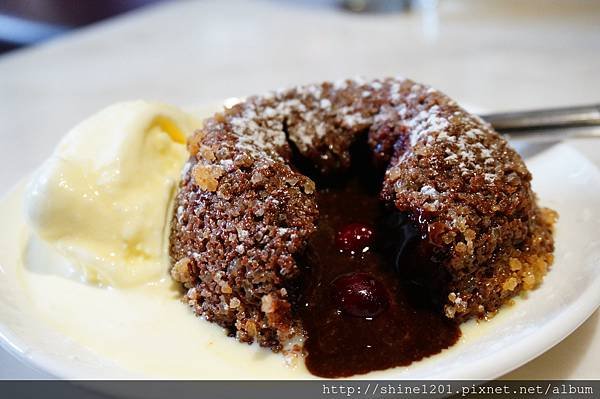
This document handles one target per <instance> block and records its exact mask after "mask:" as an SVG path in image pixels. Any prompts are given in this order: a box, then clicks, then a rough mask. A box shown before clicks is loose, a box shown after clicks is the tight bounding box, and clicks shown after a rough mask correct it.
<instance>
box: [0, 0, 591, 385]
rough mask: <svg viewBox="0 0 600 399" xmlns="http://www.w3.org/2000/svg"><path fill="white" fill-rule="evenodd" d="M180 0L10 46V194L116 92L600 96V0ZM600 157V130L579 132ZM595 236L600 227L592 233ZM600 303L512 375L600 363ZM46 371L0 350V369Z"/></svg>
mask: <svg viewBox="0 0 600 399" xmlns="http://www.w3.org/2000/svg"><path fill="white" fill-rule="evenodd" d="M418 3H419V4H420V5H421V6H420V7H417V8H415V9H413V10H411V11H410V12H396V13H385V14H358V13H351V12H348V11H345V10H342V9H341V8H339V7H338V6H336V4H337V3H336V2H335V1H329V2H327V1H323V2H318V1H308V2H293V1H269V0H256V1H246V0H231V1H218V0H207V1H172V2H167V3H163V4H160V5H157V6H151V7H148V8H145V9H142V10H140V11H136V12H133V13H130V14H126V15H123V16H120V17H117V18H113V19H111V20H108V21H106V22H103V23H99V24H96V25H92V26H90V27H87V28H83V29H80V30H77V31H75V32H74V33H71V34H69V35H66V36H61V37H59V38H56V39H53V40H51V41H49V42H46V43H43V44H42V45H39V46H35V47H32V48H27V49H24V50H19V51H15V52H12V53H9V54H7V55H4V56H2V57H0V143H1V145H0V194H4V193H6V192H7V191H8V190H9V189H10V187H11V186H13V185H14V184H15V183H16V182H17V181H18V180H20V179H21V178H23V177H24V176H25V175H26V174H27V173H29V172H30V171H32V170H33V169H34V168H35V167H36V166H37V165H38V164H39V163H40V162H41V161H42V160H43V159H44V158H46V157H47V156H48V155H49V154H50V152H51V150H52V148H53V146H54V145H55V144H56V142H57V141H58V140H59V138H60V137H61V136H62V135H63V134H64V133H65V132H66V131H67V130H68V129H69V128H70V127H71V126H73V125H74V124H75V123H77V122H78V121H80V120H81V119H83V118H84V117H86V116H88V115H90V114H91V113H93V112H95V111H96V110H98V109H100V108H102V107H104V106H106V105H108V104H111V103H113V102H117V101H122V100H131V99H138V98H142V99H150V100H159V101H163V102H168V103H173V104H176V105H182V106H184V105H197V104H205V103H214V102H215V101H218V100H220V99H225V98H228V97H239V96H245V95H249V94H253V93H260V92H264V91H267V90H269V89H273V88H278V87H284V86H289V85H294V84H299V83H308V82H313V81H322V80H336V79H340V78H345V77H350V76H357V75H362V76H366V77H383V76H390V75H391V76H396V75H401V76H406V77H410V78H412V79H414V80H417V81H420V82H425V83H427V84H431V85H432V86H434V87H436V88H438V89H440V90H442V91H444V92H446V93H447V94H449V95H450V96H451V97H453V98H455V99H457V100H458V101H459V102H461V103H463V104H469V105H470V106H471V107H473V109H477V110H489V111H504V110H518V109H528V108H541V107H553V106H567V105H578V104H586V103H594V102H600V79H599V78H598V71H600V3H598V2H589V1H564V2H554V1H553V2H549V1H543V0H533V1H527V2H523V1H519V0H506V1H485V2H482V1H477V0H471V1H468V0H441V1H439V3H438V4H437V5H436V4H435V2H431V1H421V2H418ZM573 145H575V146H576V147H577V148H578V149H580V150H581V151H582V152H583V153H585V154H586V155H587V156H588V157H589V158H590V159H592V160H593V161H594V162H595V163H596V165H598V166H599V167H600V151H599V149H600V148H599V142H597V141H594V140H575V141H574V142H573ZM594 238H597V237H594ZM599 357H600V313H599V312H598V311H596V313H595V314H594V315H592V317H590V318H589V319H588V320H587V322H585V323H584V324H583V325H582V326H580V327H579V329H577V330H576V331H575V332H574V333H573V334H572V335H570V336H569V337H568V338H567V339H565V340H564V341H563V342H561V343H560V344H558V345H557V346H555V347H554V348H552V349H551V350H549V351H548V352H546V353H545V354H544V355H542V356H540V357H538V358H537V359H534V360H532V361H530V362H529V363H527V364H525V365H523V366H522V367H520V368H519V369H517V370H515V371H513V372H512V373H510V374H508V375H507V376H505V377H506V378H519V379H535V378H545V379H551V378H552V379H566V378H573V379H592V378H599V377H600V365H599V364H598V362H597V359H598V358H599ZM36 377H48V375H47V374H45V373H44V372H41V371H38V370H35V369H33V368H32V367H30V366H28V365H25V364H23V363H21V362H20V361H19V360H17V359H15V358H13V357H12V355H10V354H8V353H6V352H4V351H2V352H1V353H0V378H36Z"/></svg>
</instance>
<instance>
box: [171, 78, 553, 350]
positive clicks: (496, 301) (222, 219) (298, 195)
mask: <svg viewBox="0 0 600 399" xmlns="http://www.w3.org/2000/svg"><path fill="white" fill-rule="evenodd" d="M365 132H366V133H367V134H368V142H369V146H370V147H371V149H372V153H373V155H374V157H375V159H376V160H377V161H378V162H379V163H380V164H381V165H385V167H386V174H385V180H384V184H383V189H382V192H381V198H382V201H385V202H386V203H388V204H389V205H390V206H394V207H396V208H397V209H399V210H400V211H403V212H406V213H408V214H409V215H410V217H411V219H412V220H413V222H414V223H415V224H417V225H418V227H419V229H420V231H421V233H422V236H423V237H424V238H425V239H424V240H422V242H423V244H422V245H423V248H422V250H423V251H424V252H423V253H424V254H426V255H427V256H429V257H430V258H431V259H429V260H430V261H431V262H432V264H434V265H436V267H437V269H438V270H436V272H435V274H436V276H441V277H440V282H441V283H440V284H441V285H440V286H439V287H436V290H437V291H438V293H439V295H440V296H441V300H442V302H443V303H444V305H443V306H444V309H445V313H446V315H447V316H448V317H450V318H456V319H458V320H464V319H466V318H469V317H471V316H475V315H476V316H480V317H481V316H484V315H486V314H489V312H493V311H495V310H496V309H497V308H498V307H499V306H501V305H502V304H503V303H505V302H506V301H507V300H508V299H509V298H511V297H512V296H514V295H516V294H517V293H518V292H520V291H521V290H524V289H525V290H526V289H531V288H533V287H535V286H536V285H537V284H539V282H540V281H541V279H542V277H543V275H544V274H545V272H546V270H547V268H548V267H549V265H550V264H551V263H552V251H553V238H552V225H553V222H554V217H555V214H554V213H553V212H552V211H549V210H544V209H540V208H538V207H537V205H536V201H535V195H534V194H533V192H532V191H531V186H530V180H531V175H530V173H529V172H528V170H527V168H526V167H525V164H524V163H523V161H522V159H521V158H520V157H519V155H518V154H517V153H516V152H515V151H514V150H513V149H511V148H510V147H509V146H508V145H507V143H506V141H505V140H504V139H503V138H502V137H500V136H499V135H498V134H497V133H496V132H495V131H494V130H493V129H492V127H491V126H490V125H489V124H487V123H485V122H484V121H482V120H481V119H480V118H478V117H476V116H473V115H471V114H469V113H467V112H466V111H465V110H463V109H462V108H461V107H459V106H458V105H457V104H456V103H455V102H454V101H453V100H451V99H450V98H448V97H447V96H445V95H444V94H442V93H440V92H438V91H436V90H434V89H431V88H429V87H427V86H424V85H421V84H418V83H415V82H413V81H411V80H408V79H402V78H388V79H383V80H373V81H369V82H365V81H362V80H357V79H354V80H345V81H341V82H338V83H322V84H317V85H308V86H302V87H295V88H292V89H287V90H280V91H277V92H272V93H269V94H267V95H264V96H259V97H250V98H248V99H247V100H246V101H244V102H242V103H240V104H238V105H235V106H234V107H232V108H229V109H226V110H224V112H223V113H219V114H216V115H215V116H213V117H212V118H210V119H208V120H207V121H205V124H204V126H203V128H202V129H201V130H200V131H198V132H197V133H196V134H195V136H194V137H192V138H191V139H190V141H189V144H188V147H189V150H190V154H191V157H190V159H189V161H188V162H187V163H186V165H185V167H184V170H183V172H182V180H181V183H180V190H179V193H178V194H177V197H176V200H175V214H174V217H173V222H172V230H171V238H170V245H171V246H170V255H171V259H172V263H173V267H172V270H171V274H172V276H173V278H174V279H175V280H177V281H180V282H182V283H183V284H184V286H185V287H186V288H187V293H186V295H185V297H186V300H187V301H188V303H189V304H190V306H192V307H193V308H194V310H195V312H196V313H197V314H198V315H201V316H203V317H205V318H206V319H208V320H210V321H214V322H216V323H218V324H220V325H222V326H224V327H225V328H227V329H228V331H229V332H230V334H231V335H234V336H236V337H237V339H239V340H240V341H242V342H253V341H258V342H259V343H260V344H261V345H263V346H269V347H271V348H272V349H273V350H276V351H277V350H281V349H289V348H285V346H286V345H289V343H290V342H292V343H293V342H296V341H295V340H294V339H293V338H294V337H301V336H302V328H301V326H300V325H299V322H298V321H297V318H296V317H294V316H295V315H294V312H293V306H292V304H293V302H294V298H293V295H294V294H293V287H294V284H295V282H296V280H297V278H298V276H299V273H300V267H299V265H298V264H297V263H296V260H295V255H297V254H299V253H301V251H302V250H303V248H304V246H305V245H306V241H307V238H308V237H309V236H310V234H311V233H313V232H314V231H315V229H316V221H317V218H318V210H317V206H316V202H315V197H314V192H315V189H316V188H315V184H314V183H313V182H312V181H311V180H310V179H309V178H308V177H306V176H303V175H302V174H301V173H299V172H298V171H297V170H296V168H295V167H294V165H292V151H293V150H296V151H298V152H299V153H300V154H301V155H302V156H303V157H304V158H306V159H308V160H309V161H310V163H311V164H312V165H313V166H314V167H315V168H316V169H317V170H318V171H319V172H320V173H322V174H331V173H333V172H339V171H343V170H344V169H345V168H347V167H348V166H349V165H350V146H351V145H352V143H353V142H355V140H356V139H357V137H359V136H360V135H361V134H363V133H365ZM293 349H298V347H297V346H296V347H295V348H292V350H293Z"/></svg>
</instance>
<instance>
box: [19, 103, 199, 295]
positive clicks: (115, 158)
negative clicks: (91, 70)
mask: <svg viewBox="0 0 600 399" xmlns="http://www.w3.org/2000/svg"><path fill="white" fill-rule="evenodd" d="M200 125H201V123H200V121H199V120H197V119H195V118H194V117H193V116H191V115H190V114H187V113H185V112H183V111H181V110H179V109H177V108H175V107H172V106H168V105H164V104H155V103H148V102H143V101H135V102H127V103H119V104H115V105H112V106H110V107H108V108H106V109H104V110H102V111H100V112H99V113H98V114H96V115H94V116H92V117H90V118H89V119H87V120H85V121H83V122H82V123H80V124H79V125H78V126H76V127H75V128H74V129H73V130H71V131H70V132H69V133H68V134H67V135H66V136H65V137H64V138H63V140H62V141H61V142H60V143H59V145H58V147H57V148H56V149H55V151H54V153H53V154H52V156H51V157H50V158H49V159H48V160H47V161H46V162H45V163H44V164H43V165H42V166H41V167H40V169H39V170H38V171H37V172H36V173H35V175H34V176H33V179H32V181H31V183H30V185H29V187H28V189H27V194H26V197H25V209H26V213H27V217H28V220H29V223H30V225H31V227H32V228H33V230H34V232H35V233H36V234H37V236H38V237H39V238H41V239H42V240H44V241H46V243H48V244H49V245H51V246H53V247H54V248H55V249H57V250H58V252H60V253H61V254H62V255H63V256H65V257H66V258H67V259H68V260H69V261H70V262H71V263H72V264H73V265H75V266H76V267H77V269H78V271H80V272H81V278H82V279H84V280H85V281H87V282H90V283H94V284H99V285H110V286H129V285H134V284H139V283H143V282H147V281H151V280H153V279H157V278H160V277H161V276H163V275H166V272H167V270H168V255H167V246H168V231H167V230H168V224H169V223H168V222H169V219H170V215H171V209H170V206H171V202H172V201H171V200H172V198H173V196H174V193H175V191H176V187H177V181H178V178H179V175H180V172H181V168H182V166H183V164H184V163H185V160H186V158H187V156H188V154H187V151H186V148H185V142H186V138H187V136H189V135H191V134H192V132H193V130H194V129H197V128H198V127H200Z"/></svg>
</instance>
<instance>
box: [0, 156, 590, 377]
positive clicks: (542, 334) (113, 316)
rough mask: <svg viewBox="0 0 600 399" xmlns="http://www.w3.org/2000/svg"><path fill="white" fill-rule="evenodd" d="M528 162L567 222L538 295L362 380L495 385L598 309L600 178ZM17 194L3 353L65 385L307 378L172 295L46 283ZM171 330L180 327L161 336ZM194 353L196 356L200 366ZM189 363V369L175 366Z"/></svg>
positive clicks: (1, 294) (6, 257)
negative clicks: (432, 351) (31, 251)
mask: <svg viewBox="0 0 600 399" xmlns="http://www.w3.org/2000/svg"><path fill="white" fill-rule="evenodd" d="M527 163H528V166H529V168H530V170H531V171H532V173H533V176H534V181H533V185H534V189H535V191H536V192H537V193H538V195H539V198H540V202H541V204H542V205H545V206H549V207H551V208H554V209H556V210H557V211H558V212H559V214H560V219H559V221H558V224H557V231H556V252H555V255H556V260H555V263H554V266H553V268H552V270H551V272H550V273H549V274H548V276H547V277H546V279H545V281H544V283H543V285H542V286H541V287H540V288H539V289H537V290H535V291H533V292H532V293H530V294H529V295H528V297H527V298H526V299H524V300H518V301H517V303H516V305H514V306H511V307H506V308H504V309H503V310H502V311H501V312H500V313H499V314H498V315H497V316H496V317H495V318H494V319H492V320H491V321H489V322H483V323H476V322H470V323H467V324H465V325H463V327H462V330H463V336H462V338H461V340H460V341H459V342H458V343H457V344H456V345H455V346H453V347H452V348H450V349H448V350H445V351H443V352H442V353H441V354H439V355H436V356H433V357H430V358H428V359H425V360H423V361H420V362H416V363H413V364H412V365H410V366H408V367H400V368H395V369H389V370H385V371H379V372H373V373H370V374H368V375H366V376H361V378H381V379H384V378H386V379H387V378H390V379H394V378H403V379H422V378H432V379H454V378H457V379H459V378H460V379H492V378H495V377H498V376H500V375H503V374H504V373H507V372H509V371H511V370H513V369H515V368H517V367H518V366H520V365H521V364H523V363H525V362H527V361H529V360H531V359H532V358H534V357H536V356H538V355H540V354H541V353H543V352H544V351H546V350H547V349H549V348H551V347H552V346H554V345H555V344H557V343H558V342H560V341H561V340H562V339H563V338H565V337H566V336H567V335H568V334H569V333H571V332H572V331H573V330H575V329H576V328H577V327H578V326H579V325H580V324H581V323H583V322H584V321H585V320H586V319H587V318H588V317H589V316H590V315H591V314H592V313H593V311H594V310H595V309H596V308H597V307H598V305H599V304H600V241H598V231H599V228H598V226H599V225H600V210H599V209H598V205H599V204H600V171H599V170H598V168H597V167H596V166H594V164H593V163H591V162H590V161H589V160H588V159H586V157H585V156H583V155H582V154H581V153H580V152H578V151H577V150H576V149H574V148H573V147H571V146H570V145H568V144H560V145H556V146H553V147H551V148H549V149H546V150H545V151H544V152H542V153H540V154H537V155H536V156H534V157H531V158H529V159H528V160H527ZM22 188H23V185H22V184H21V185H19V186H18V187H16V188H15V189H14V190H13V191H12V192H11V193H9V194H8V195H7V196H6V197H5V198H4V199H3V200H2V201H0V220H2V225H1V226H0V273H1V274H2V277H1V278H0V342H1V345H2V346H3V347H4V348H5V349H7V350H9V351H11V352H13V353H14V354H16V355H17V356H18V357H20V358H21V359H23V360H24V361H25V362H27V363H29V364H31V365H33V366H35V367H38V368H40V369H42V370H44V371H46V372H49V373H50V374H52V375H54V376H57V377H64V378H131V377H138V378H140V377H141V378H215V377H219V376H220V377H221V378H237V379H244V378H310V377H311V376H310V375H309V374H307V372H306V370H305V369H304V367H303V365H302V364H300V365H299V366H298V367H296V368H288V367H287V366H285V365H284V363H283V361H282V359H281V357H280V356H279V355H274V354H271V353H270V352H268V351H266V350H262V349H259V348H256V347H254V346H252V347H250V346H245V345H240V344H238V343H236V342H235V341H234V340H232V339H228V338H225V337H224V336H222V332H221V331H220V330H219V329H218V328H217V327H215V326H213V325H209V323H206V322H204V321H201V320H197V319H195V318H194V317H193V316H192V315H191V313H190V312H189V311H188V310H187V309H186V307H185V306H184V305H183V304H181V303H179V301H178V300H177V297H176V295H173V291H170V290H169V288H168V287H167V285H163V286H159V287H154V288H153V290H150V291H152V292H150V291H143V292H142V291H140V292H133V293H124V292H118V291H116V290H112V291H110V290H99V289H97V288H92V287H88V286H86V285H84V284H80V283H78V282H75V281H71V280H66V279H64V278H62V277H57V276H55V275H52V273H48V272H47V270H46V269H47V268H46V263H52V262H55V261H56V260H55V259H53V257H52V256H51V254H48V257H43V258H35V257H34V258H31V257H29V258H27V261H26V262H24V257H23V253H24V252H25V249H26V246H27V245H31V243H30V242H29V241H28V240H29V237H28V233H27V230H26V227H25V225H24V221H23V217H22V209H21V201H22ZM28 242H29V244H28ZM156 290H158V291H160V292H161V294H160V295H156ZM161 290H163V291H161ZM149 292H150V293H149ZM61 298H62V299H61ZM65 298H69V300H65ZM99 304H102V305H99ZM82 309H85V310H86V311H85V312H82V311H81V310H82ZM170 323H172V325H173V326H174V327H173V328H168V327H165V326H169V325H171V324H170ZM179 327H181V328H179ZM140 337H143V338H144V339H140ZM190 342H194V343H195V345H196V346H195V347H194V348H193V351H196V352H194V353H195V354H197V355H198V354H200V355H201V357H200V358H198V357H195V358H194V359H196V360H195V361H193V362H190V349H189V347H190V345H189V343H190ZM198 359H201V360H198ZM250 362H251V363H252V367H248V366H247V365H248V363H250ZM182 364H184V365H189V367H177V365H182ZM220 370H228V372H227V373H226V374H222V373H221V371H220Z"/></svg>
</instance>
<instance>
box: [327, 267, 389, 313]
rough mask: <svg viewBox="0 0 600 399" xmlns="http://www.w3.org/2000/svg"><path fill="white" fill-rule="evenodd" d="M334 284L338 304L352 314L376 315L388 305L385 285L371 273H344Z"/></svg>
mask: <svg viewBox="0 0 600 399" xmlns="http://www.w3.org/2000/svg"><path fill="white" fill-rule="evenodd" d="M332 285H333V289H334V295H335V297H336V299H337V302H338V305H339V306H340V308H341V310H342V311H343V312H344V313H346V314H348V315H350V316H355V317H374V316H376V315H378V314H379V313H381V312H382V311H383V310H384V309H385V308H386V307H387V305H388V295H387V291H386V289H385V287H384V286H383V285H382V284H381V283H380V282H379V281H377V280H376V279H375V278H374V277H373V276H371V274H369V273H350V274H344V275H342V276H340V277H338V278H336V279H335V280H334V281H333V283H332Z"/></svg>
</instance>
